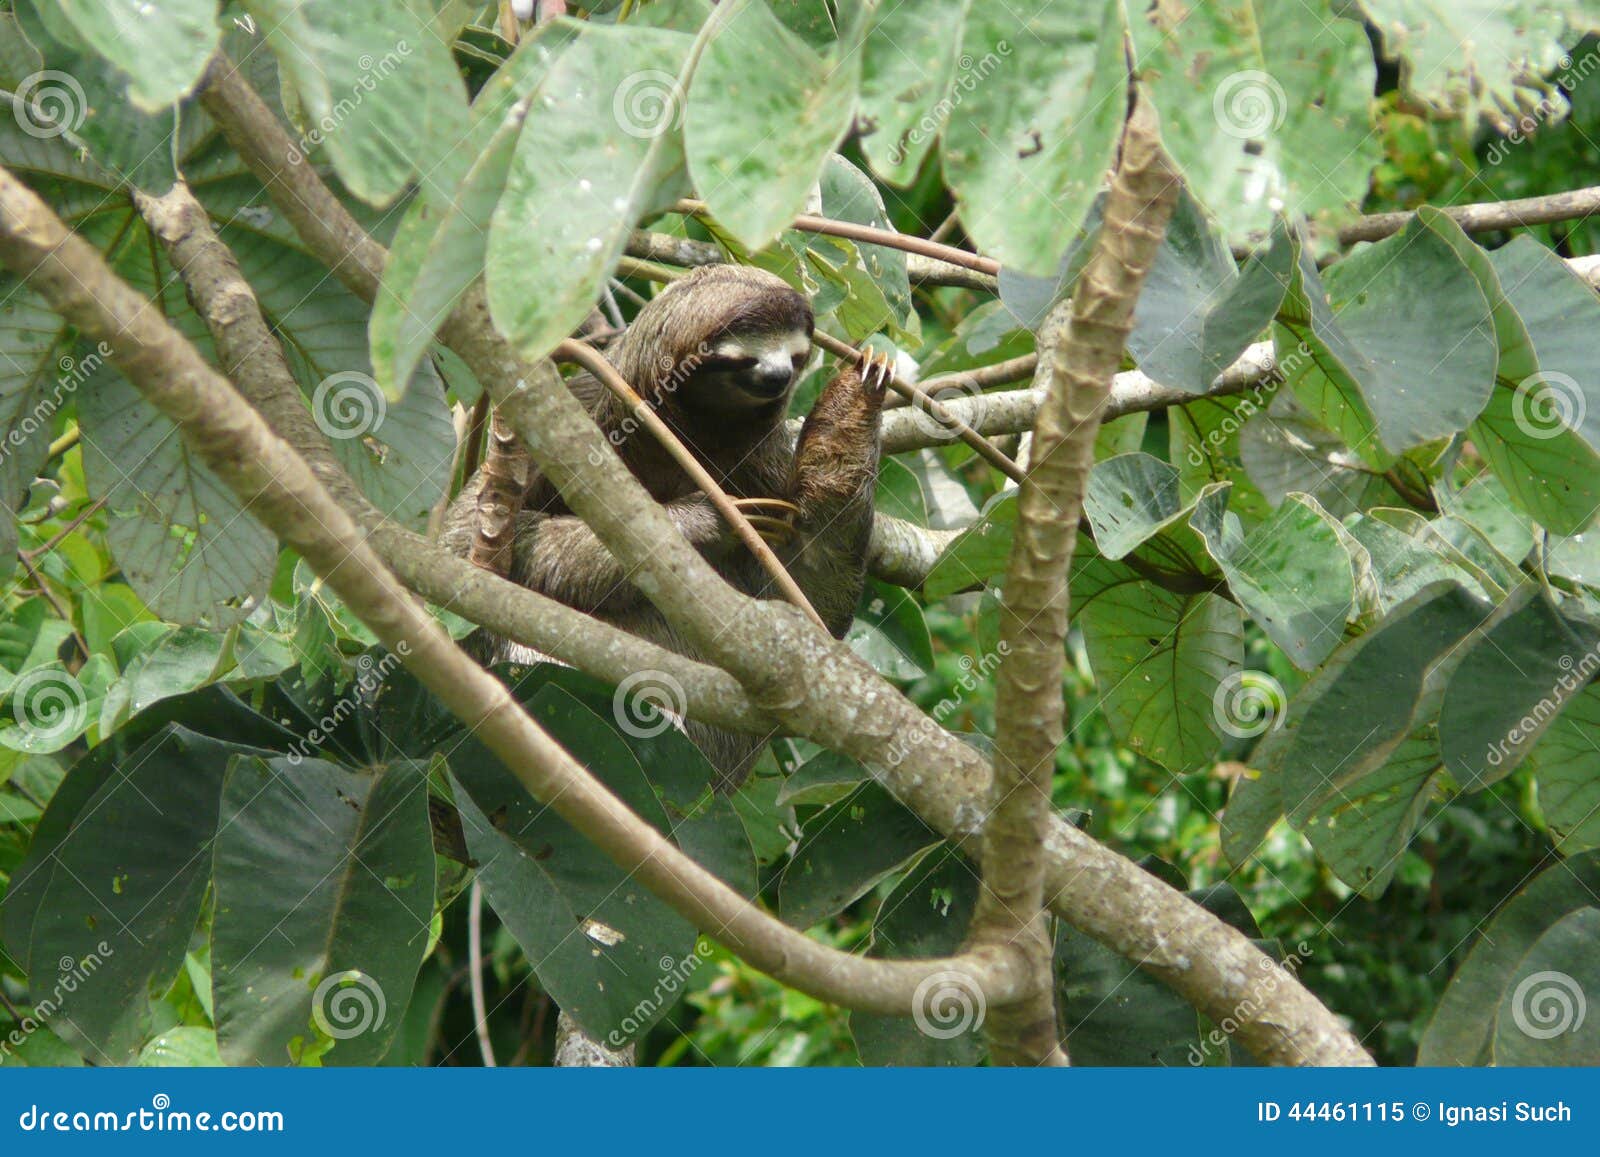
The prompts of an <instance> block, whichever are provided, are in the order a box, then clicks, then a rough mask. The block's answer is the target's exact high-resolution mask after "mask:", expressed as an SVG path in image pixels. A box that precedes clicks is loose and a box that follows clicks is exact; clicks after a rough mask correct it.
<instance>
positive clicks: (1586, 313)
mask: <svg viewBox="0 0 1600 1157" xmlns="http://www.w3.org/2000/svg"><path fill="white" fill-rule="evenodd" d="M1488 263H1489V265H1490V266H1491V267H1492V269H1491V271H1490V272H1492V274H1493V275H1494V276H1495V277H1496V281H1495V282H1494V286H1495V287H1496V288H1498V289H1499V291H1500V292H1501V294H1502V298H1503V304H1502V305H1501V307H1500V308H1499V309H1497V311H1496V319H1497V321H1500V319H1501V318H1502V317H1504V315H1505V314H1506V313H1507V312H1510V313H1512V314H1513V315H1514V318H1515V324H1514V325H1513V324H1512V323H1511V322H1510V321H1509V320H1507V321H1502V322H1501V325H1502V329H1503V330H1505V329H1509V330H1510V331H1511V332H1510V334H1509V335H1508V334H1506V333H1504V332H1503V333H1502V336H1501V347H1502V354H1501V364H1500V372H1499V377H1498V388H1496V389H1495V391H1494V393H1493V395H1492V396H1491V397H1490V399H1489V404H1488V406H1487V407H1486V408H1485V409H1484V412H1483V414H1482V415H1481V416H1480V418H1479V420H1478V421H1477V422H1476V423H1475V424H1474V425H1473V427H1472V432H1471V433H1472V441H1473V444H1474V445H1475V446H1477V447H1478V448H1479V449H1480V450H1481V451H1482V453H1483V456H1484V458H1485V459H1486V460H1487V461H1488V463H1489V467H1490V469H1492V470H1493V471H1494V472H1495V474H1496V476H1497V477H1499V479H1500V480H1501V481H1502V482H1504V483H1505V485H1506V488H1507V489H1508V490H1509V491H1510V492H1511V496H1512V498H1514V499H1515V500H1516V501H1517V503H1518V504H1519V505H1520V506H1521V507H1522V508H1523V509H1524V510H1526V511H1527V512H1528V513H1529V514H1531V515H1533V517H1534V518H1535V519H1537V520H1538V521H1539V522H1540V523H1541V524H1542V525H1544V526H1546V527H1548V528H1549V529H1550V530H1552V531H1554V532H1555V533H1557V534H1577V533H1578V532H1580V531H1582V530H1583V529H1585V528H1586V527H1588V526H1589V525H1591V524H1592V523H1593V522H1594V519H1595V515H1596V512H1597V511H1600V370H1597V369H1596V367H1595V364H1594V357H1593V350H1592V348H1591V347H1592V342H1593V334H1594V332H1595V328H1596V326H1600V301H1597V300H1596V299H1595V294H1594V291H1593V290H1592V289H1590V288H1589V286H1588V285H1586V284H1585V283H1584V282H1583V281H1581V280H1580V279H1579V278H1577V277H1576V276H1575V275H1574V274H1573V273H1572V271H1571V270H1569V269H1568V268H1567V266H1566V263H1565V262H1563V261H1562V260H1561V259H1560V258H1558V257H1557V256H1556V255H1555V254H1553V253H1551V252H1550V251H1549V250H1548V249H1546V248H1545V247H1544V246H1542V245H1539V244H1538V243H1537V242H1534V241H1532V240H1530V239H1529V238H1526V237H1519V238H1516V239H1515V240H1513V241H1512V242H1511V243H1510V244H1509V245H1506V246H1505V247H1504V248H1501V249H1498V250H1496V251H1495V252H1494V253H1491V254H1489V256H1488ZM1480 277H1482V278H1483V279H1484V280H1485V281H1487V280H1488V274H1483V273H1480ZM1493 300H1494V299H1493V297H1491V301H1493ZM1518 337H1520V338H1521V339H1522V340H1521V341H1520V342H1518V341H1517V340H1516V339H1517V338H1518ZM1508 350H1509V351H1510V352H1509V354H1508V352H1507V351H1508Z"/></svg>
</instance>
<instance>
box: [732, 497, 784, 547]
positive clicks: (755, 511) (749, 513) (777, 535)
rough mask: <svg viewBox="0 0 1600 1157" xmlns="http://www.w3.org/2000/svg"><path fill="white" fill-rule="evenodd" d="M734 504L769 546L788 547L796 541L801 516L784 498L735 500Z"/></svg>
mask: <svg viewBox="0 0 1600 1157" xmlns="http://www.w3.org/2000/svg"><path fill="white" fill-rule="evenodd" d="M733 504H734V505H735V506H737V507H738V508H739V512H740V513H741V514H743V515H744V517H745V521H746V522H748V523H749V524H750V526H751V527H752V529H754V530H755V532H756V533H757V534H759V535H760V536H761V537H762V538H763V539H764V540H765V541H766V543H767V545H768V546H787V545H788V544H789V543H791V542H793V541H794V537H795V534H796V531H795V519H796V518H797V517H799V514H800V508H799V507H798V506H796V505H795V504H794V503H792V502H789V501H787V500H785V499H782V498H735V499H733Z"/></svg>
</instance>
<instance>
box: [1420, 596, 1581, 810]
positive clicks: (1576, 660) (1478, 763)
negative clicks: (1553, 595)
mask: <svg viewBox="0 0 1600 1157" xmlns="http://www.w3.org/2000/svg"><path fill="white" fill-rule="evenodd" d="M1579 664H1582V666H1581V667H1580V666H1579ZM1575 668H1576V669H1575ZM1596 670H1600V627H1596V626H1595V625H1594V624H1592V623H1587V622H1584V621H1582V620H1578V619H1574V618H1572V617H1570V616H1567V615H1563V614H1562V613H1561V612H1560V610H1559V609H1558V608H1556V607H1555V606H1553V605H1551V603H1550V602H1549V600H1548V599H1547V598H1545V597H1544V596H1543V595H1542V594H1541V593H1540V592H1539V591H1538V588H1537V587H1535V586H1534V585H1533V584H1531V583H1530V584H1528V585H1527V586H1524V587H1522V588H1521V589H1520V590H1518V591H1516V592H1514V593H1513V594H1512V595H1511V597H1510V598H1509V599H1507V600H1506V602H1505V603H1504V604H1503V605H1502V606H1500V607H1499V608H1497V609H1496V610H1495V613H1494V615H1493V616H1492V617H1491V618H1490V620H1489V621H1488V622H1486V623H1485V624H1484V625H1483V627H1482V629H1481V630H1479V631H1477V632H1475V633H1474V634H1473V636H1472V638H1471V639H1470V640H1468V645H1467V648H1466V650H1465V653H1464V655H1462V656H1461V657H1460V658H1459V661H1458V665H1457V666H1456V668H1455V672H1454V674H1452V676H1451V678H1450V684H1449V686H1448V688H1447V689H1446V691H1445V696H1444V707H1443V709H1442V710H1441V712H1440V714H1439V746H1440V748H1441V750H1442V751H1443V752H1444V761H1445V766H1446V767H1448V768H1449V769H1450V774H1451V775H1453V776H1455V778H1456V782H1458V783H1459V784H1460V785H1461V786H1462V787H1463V788H1465V789H1467V790H1469V791H1476V790H1479V789H1482V788H1485V787H1488V786H1489V785H1490V784H1492V783H1496V782H1498V781H1499V780H1501V779H1504V778H1505V777H1506V776H1508V775H1510V774H1511V773H1512V772H1513V771H1515V770H1516V768H1517V767H1518V766H1519V765H1520V764H1521V763H1522V761H1523V760H1524V759H1525V758H1526V757H1527V755H1528V753H1529V752H1530V751H1532V750H1533V747H1534V745H1535V744H1537V743H1538V741H1539V737H1540V736H1542V735H1543V734H1544V733H1545V730H1546V728H1548V727H1549V726H1550V725H1551V723H1553V722H1554V721H1555V720H1556V718H1557V717H1558V716H1559V715H1560V714H1561V711H1562V708H1563V707H1565V706H1566V704H1567V702H1568V701H1569V700H1570V699H1571V698H1572V697H1573V696H1574V695H1576V694H1578V692H1580V691H1582V690H1583V688H1584V685H1585V684H1586V683H1587V682H1588V681H1589V679H1590V678H1591V677H1592V676H1593V675H1594V673H1595V671H1596Z"/></svg>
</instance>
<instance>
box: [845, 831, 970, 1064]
mask: <svg viewBox="0 0 1600 1157" xmlns="http://www.w3.org/2000/svg"><path fill="white" fill-rule="evenodd" d="M977 902H978V875H977V872H976V871H974V870H973V867H972V865H971V864H969V863H968V862H967V861H966V860H965V859H963V858H962V856H961V853H960V852H957V851H956V850H955V849H954V848H950V847H941V848H936V849H934V850H933V851H932V852H929V853H928V854H927V855H926V856H924V857H923V858H922V859H921V860H920V861H919V862H918V863H917V865H916V866H915V867H914V868H912V869H911V870H910V871H909V872H907V873H906V874H905V877H904V878H903V879H901V880H900V882H899V883H897V884H896V885H895V886H894V888H893V889H892V890H891V891H890V892H889V894H888V895H887V896H885V897H884V899H883V903H882V904H881V905H880V906H879V908H878V912H877V915H876V917H875V918H874V919H873V922H872V947H871V948H870V950H869V955H872V956H882V957H887V958H890V959H894V960H925V959H927V958H929V957H934V956H954V955H955V954H956V953H958V952H960V951H961V949H962V947H963V946H964V944H965V940H966V935H967V928H968V926H969V925H970V924H971V923H972V912H973V909H974V908H975V907H976V906H977ZM930 981H931V983H929V982H925V985H924V987H923V989H922V1000H921V1001H920V1002H919V1005H918V1012H917V1014H916V1016H915V1018H912V1019H908V1018H907V1017H903V1016H873V1015H870V1014H868V1013H863V1012H853V1013H851V1014H850V1034H851V1035H852V1036H853V1037H855V1040H856V1047H857V1049H859V1050H860V1053H861V1063H862V1064H864V1065H893V1066H896V1067H904V1066H907V1065H918V1066H933V1065H939V1066H947V1065H959V1066H971V1065H976V1064H978V1063H979V1062H981V1061H982V1060H983V1057H984V1054H985V1052H986V1051H987V1050H986V1049H985V1047H984V1040H983V1032H982V1029H983V1021H984V1018H985V1017H986V1016H987V1012H988V1010H987V1008H986V1007H985V1003H984V1001H983V998H982V996H981V995H980V994H979V993H978V992H977V990H976V989H975V988H973V987H972V985H971V983H970V982H969V981H965V980H964V979H963V978H962V977H961V976H960V975H959V974H957V973H945V974H942V975H940V974H937V973H936V974H934V976H933V977H931V978H930Z"/></svg>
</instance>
